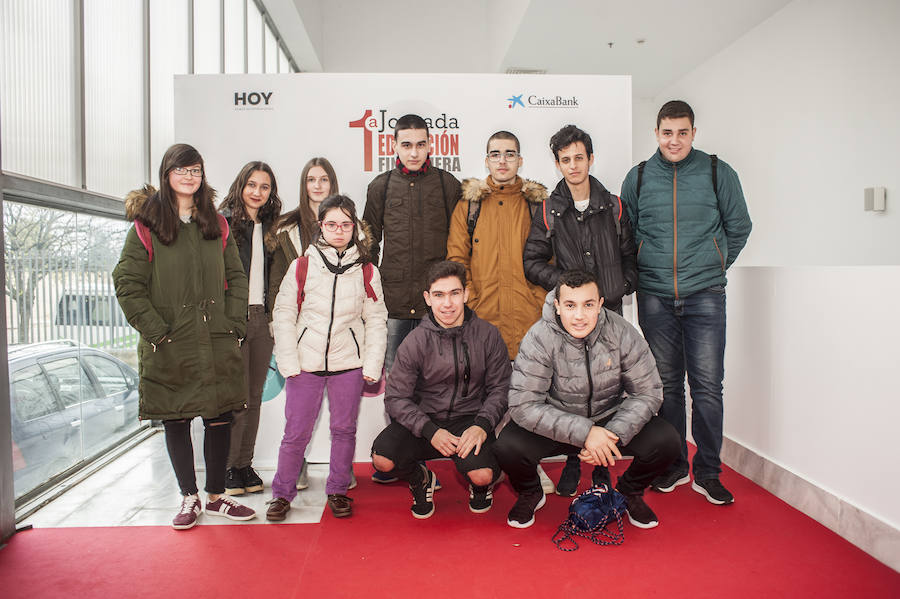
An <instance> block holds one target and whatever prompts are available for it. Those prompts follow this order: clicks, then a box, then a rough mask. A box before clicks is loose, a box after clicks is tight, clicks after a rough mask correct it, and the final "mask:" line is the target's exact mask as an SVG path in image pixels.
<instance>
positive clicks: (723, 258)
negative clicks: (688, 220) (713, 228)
mask: <svg viewBox="0 0 900 599" xmlns="http://www.w3.org/2000/svg"><path fill="white" fill-rule="evenodd" d="M713 243H714V244H716V251H717V252H719V262H721V263H722V272H725V256H723V255H722V250H720V249H719V242H718V241H716V236H715V235H713Z"/></svg>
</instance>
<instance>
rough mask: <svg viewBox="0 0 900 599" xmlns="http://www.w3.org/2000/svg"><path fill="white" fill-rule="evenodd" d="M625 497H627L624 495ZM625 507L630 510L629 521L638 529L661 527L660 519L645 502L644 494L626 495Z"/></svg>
mask: <svg viewBox="0 0 900 599" xmlns="http://www.w3.org/2000/svg"><path fill="white" fill-rule="evenodd" d="M623 495H625V494H624V493H623ZM625 507H626V508H627V509H628V521H629V522H631V524H632V525H633V526H637V527H638V528H655V527H656V526H658V525H659V518H657V517H656V514H654V513H653V510H651V509H650V506H649V505H647V503H646V502H645V501H644V494H643V493H636V494H634V495H625Z"/></svg>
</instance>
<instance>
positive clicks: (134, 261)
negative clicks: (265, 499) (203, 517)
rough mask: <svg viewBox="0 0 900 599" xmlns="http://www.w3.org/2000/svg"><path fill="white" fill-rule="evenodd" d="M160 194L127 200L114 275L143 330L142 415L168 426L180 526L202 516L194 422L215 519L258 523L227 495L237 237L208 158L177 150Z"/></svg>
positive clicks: (240, 272)
mask: <svg viewBox="0 0 900 599" xmlns="http://www.w3.org/2000/svg"><path fill="white" fill-rule="evenodd" d="M159 182H160V186H159V190H158V191H157V190H156V189H154V188H153V187H151V186H149V185H147V186H144V188H142V189H140V190H137V191H133V192H131V193H130V194H129V195H128V197H127V198H126V200H125V210H126V214H127V216H128V218H129V219H131V220H134V221H135V225H134V227H132V228H131V230H130V231H129V232H128V235H127V237H126V239H125V246H124V247H123V248H122V255H121V257H120V258H119V263H118V264H117V265H116V267H115V269H114V270H113V281H114V282H115V286H116V297H117V298H118V300H119V304H120V305H121V306H122V311H123V312H124V313H125V317H126V318H127V319H128V322H129V324H131V326H133V327H134V328H135V329H136V330H137V331H138V333H140V340H139V341H138V348H137V349H138V361H139V363H140V388H139V392H140V403H139V406H140V407H139V413H140V417H141V418H142V419H147V420H162V421H163V425H164V427H165V434H166V447H167V449H168V452H169V458H170V460H171V462H172V467H173V469H174V470H175V477H176V478H177V480H178V486H179V487H180V489H181V494H182V496H183V497H182V503H181V509H180V510H179V512H178V514H177V515H176V516H175V518H174V519H173V521H172V526H173V527H174V528H176V529H178V530H183V529H188V528H191V527H193V526H194V525H195V524H196V523H197V518H198V516H199V515H200V513H201V512H202V511H203V504H202V503H201V500H200V498H199V496H198V490H197V479H196V475H195V473H194V450H193V447H192V444H191V420H193V419H194V418H196V417H198V416H199V417H201V418H202V419H203V426H204V439H203V457H204V460H205V462H206V487H205V489H206V492H207V501H206V513H207V514H209V515H216V516H224V517H226V518H230V519H232V520H249V519H250V518H253V517H254V516H255V515H256V513H255V512H254V511H253V510H252V509H250V508H248V507H245V506H243V505H241V504H239V503H237V502H236V501H234V500H233V499H231V498H230V497H228V496H227V495H225V463H226V460H227V458H228V448H229V441H230V436H231V413H232V410H236V409H239V408H241V407H243V405H244V392H243V390H244V371H243V366H242V363H241V351H240V347H239V341H238V340H239V339H241V338H242V337H243V336H244V331H245V328H246V318H247V276H246V275H245V274H244V269H243V268H242V266H241V259H240V256H238V250H237V245H236V244H235V241H234V237H233V236H232V235H230V234H228V231H227V228H228V225H227V223H226V222H225V220H224V219H220V218H219V217H218V215H217V214H216V209H215V205H214V204H213V199H214V197H215V191H214V190H213V189H212V188H211V187H210V186H209V184H208V183H207V182H206V173H205V169H204V165H203V158H202V157H201V156H200V153H199V152H197V150H196V149H194V148H193V147H192V146H189V145H187V144H176V145H174V146H172V147H170V148H169V149H168V150H167V151H166V153H165V155H164V156H163V159H162V163H161V164H160V167H159Z"/></svg>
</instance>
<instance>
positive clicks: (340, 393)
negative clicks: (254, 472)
mask: <svg viewBox="0 0 900 599" xmlns="http://www.w3.org/2000/svg"><path fill="white" fill-rule="evenodd" d="M326 387H327V388H328V410H329V415H330V418H331V461H330V463H329V466H328V481H327V482H326V483H325V493H327V494H328V495H332V494H335V493H339V494H344V493H346V492H347V487H348V486H349V485H350V469H351V468H352V466H353V454H354V452H355V451H356V421H357V418H358V417H359V402H360V396H361V395H362V387H363V377H362V368H357V369H355V370H351V371H349V372H344V373H342V374H334V375H327V376H317V375H315V374H310V373H308V372H301V373H300V374H298V375H297V376H292V377H290V378H288V379H287V381H286V382H285V391H286V393H287V401H286V402H285V405H284V416H285V418H286V419H287V422H286V423H285V425H284V437H283V438H282V439H281V449H279V450H278V470H276V472H275V479H274V480H273V481H272V496H273V497H281V498H283V499H287V500H288V501H292V500H293V499H294V497H296V496H297V477H298V476H299V475H300V468H301V467H302V466H303V454H304V453H305V452H306V446H307V445H309V440H310V438H311V437H312V433H313V428H314V427H315V424H316V418H318V417H319V410H320V409H321V407H322V397H323V392H324V391H325V388H326Z"/></svg>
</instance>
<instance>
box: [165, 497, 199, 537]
mask: <svg viewBox="0 0 900 599" xmlns="http://www.w3.org/2000/svg"><path fill="white" fill-rule="evenodd" d="M201 511H203V506H202V505H201V504H200V497H198V496H197V495H186V496H185V497H184V499H182V501H181V510H180V511H179V512H178V515H177V516H175V517H174V518H172V528H174V529H175V530H187V529H189V528H193V527H194V525H195V524H196V523H197V517H198V516H199V515H200V512H201Z"/></svg>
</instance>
